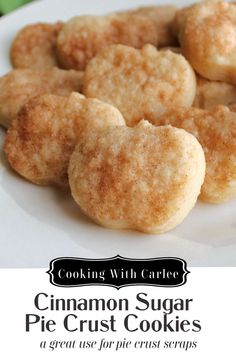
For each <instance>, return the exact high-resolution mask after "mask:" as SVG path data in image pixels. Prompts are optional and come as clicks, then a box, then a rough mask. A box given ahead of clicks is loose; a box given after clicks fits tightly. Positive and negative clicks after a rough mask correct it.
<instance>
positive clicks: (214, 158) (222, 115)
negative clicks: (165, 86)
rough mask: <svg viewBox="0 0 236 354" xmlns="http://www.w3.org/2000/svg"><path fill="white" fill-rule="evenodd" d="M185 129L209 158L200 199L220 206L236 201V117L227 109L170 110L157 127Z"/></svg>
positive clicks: (221, 107) (219, 107)
mask: <svg viewBox="0 0 236 354" xmlns="http://www.w3.org/2000/svg"><path fill="white" fill-rule="evenodd" d="M157 124H158V125H169V124H171V125H172V126H174V127H178V128H182V129H185V130H186V131H188V132H189V133H191V134H193V135H194V136H195V137H196V138H197V139H198V140H199V142H200V144H201V145H202V147H203V150H204V152H205V157H206V178H205V181H204V184H203V186H202V190H201V195H200V198H201V199H202V200H203V201H206V202H209V203H221V202H224V201H227V200H229V199H231V198H233V197H236V114H235V113H233V112H230V110H229V109H228V108H227V107H224V106H218V107H215V108H213V109H211V110H210V111H204V110H201V109H197V108H190V109H186V108H183V109H180V110H171V111H169V112H166V114H165V115H163V116H162V117H161V118H160V120H159V121H158V123H157Z"/></svg>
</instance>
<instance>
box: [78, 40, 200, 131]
mask: <svg viewBox="0 0 236 354" xmlns="http://www.w3.org/2000/svg"><path fill="white" fill-rule="evenodd" d="M83 92H84V94H85V96H88V97H97V98H98V99H100V100H102V101H104V102H107V103H110V104H113V105H114V106H115V107H117V108H118V109H119V110H120V111H121V113H122V114H123V116H124V118H125V120H126V124H127V125H128V126H134V125H135V124H137V123H138V122H139V121H140V120H142V119H146V120H153V119H156V118H158V117H159V116H160V114H162V113H163V112H165V110H166V109H168V108H170V107H176V106H179V105H180V106H187V107H189V106H191V105H192V103H193V100H194V97H195V94H196V78H195V74H194V72H193V69H192V68H191V66H190V65H189V63H188V62H187V60H186V59H185V58H184V57H183V56H182V55H180V54H175V53H173V52H172V51H168V50H167V51H158V50H157V49H156V48H155V47H154V46H152V45H145V46H144V47H143V48H142V49H140V50H139V49H135V48H131V47H128V46H124V45H113V46H110V47H108V48H105V49H104V50H103V51H101V52H100V53H99V54H98V55H97V56H96V57H95V58H93V59H92V60H91V61H90V62H89V64H88V65H87V67H86V70H85V75H84V83H83Z"/></svg>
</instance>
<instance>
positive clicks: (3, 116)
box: [0, 68, 83, 128]
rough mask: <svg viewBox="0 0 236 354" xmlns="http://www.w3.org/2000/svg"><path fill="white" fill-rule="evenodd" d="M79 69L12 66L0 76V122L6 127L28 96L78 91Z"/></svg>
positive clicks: (64, 94)
mask: <svg viewBox="0 0 236 354" xmlns="http://www.w3.org/2000/svg"><path fill="white" fill-rule="evenodd" d="M82 79H83V72H80V71H75V70H67V71H66V70H60V69H57V68H53V69H48V70H40V71H36V70H31V69H15V70H12V71H11V72H9V73H8V74H6V75H5V76H3V77H1V78H0V124H1V125H3V126H4V127H6V128H8V127H9V126H10V124H11V122H12V121H13V119H15V118H16V117H17V114H18V112H19V110H20V109H21V108H22V107H23V106H24V104H25V103H26V102H27V101H28V100H29V99H30V98H33V97H35V96H38V95H43V94H48V93H50V94H55V95H59V96H69V95H70V93H71V92H72V91H82V83H83V81H82Z"/></svg>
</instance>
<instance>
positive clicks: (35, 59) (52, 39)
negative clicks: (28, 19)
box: [10, 22, 63, 70]
mask: <svg viewBox="0 0 236 354" xmlns="http://www.w3.org/2000/svg"><path fill="white" fill-rule="evenodd" d="M62 25H63V23H62V22H57V23H55V24H48V23H36V24H32V25H29V26H26V27H24V28H23V29H22V30H21V31H20V32H19V33H18V34H17V36H16V38H15V40H14V42H13V43H12V46H11V51H10V56H11V62H12V65H13V66H14V67H15V68H30V69H36V70H45V69H50V68H52V67H54V66H58V61H57V57H56V41H57V36H58V33H59V31H60V30H61V28H62Z"/></svg>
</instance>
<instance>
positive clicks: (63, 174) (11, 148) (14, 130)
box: [4, 93, 124, 186]
mask: <svg viewBox="0 0 236 354" xmlns="http://www.w3.org/2000/svg"><path fill="white" fill-rule="evenodd" d="M123 124H124V120H123V117H122V115H121V114H120V112H119V111H118V110H117V109H116V108H114V107H112V106H110V105H108V104H106V103H103V102H100V101H98V100H95V99H86V98H85V97H84V96H82V95H80V94H78V93H72V94H71V95H70V97H68V98H66V97H59V96H54V95H44V96H39V97H35V98H33V99H31V100H30V101H29V102H28V103H27V104H26V105H25V106H24V107H23V108H22V110H21V111H20V113H19V115H18V118H17V119H16V120H14V122H13V125H12V127H11V128H10V129H9V130H8V132H7V136H6V141H5V146H4V150H5V153H6V156H7V159H8V161H9V163H10V165H11V167H12V168H13V169H14V170H15V171H17V172H18V173H19V174H20V175H21V176H23V177H24V178H26V179H28V180H29V181H31V182H33V183H36V184H42V185H47V184H57V185H59V186H67V185H68V180H67V167H68V163H69V158H70V155H71V153H72V152H73V150H74V147H75V145H76V143H77V142H78V141H79V139H80V138H81V135H82V134H83V133H84V131H86V130H90V129H91V130H92V129H103V128H105V127H108V126H111V125H123Z"/></svg>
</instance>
